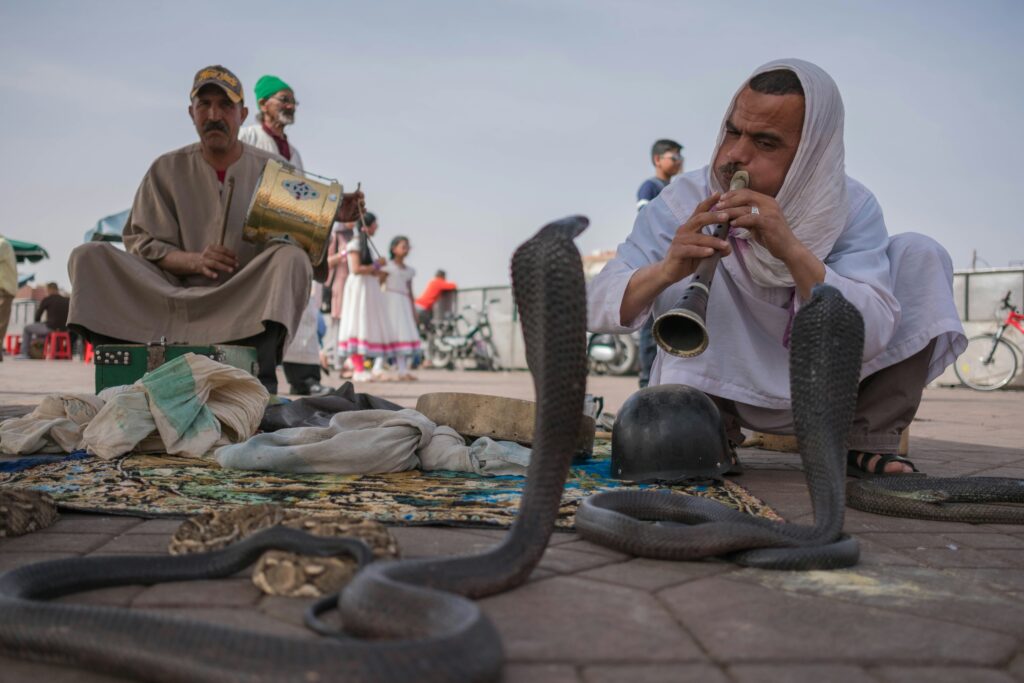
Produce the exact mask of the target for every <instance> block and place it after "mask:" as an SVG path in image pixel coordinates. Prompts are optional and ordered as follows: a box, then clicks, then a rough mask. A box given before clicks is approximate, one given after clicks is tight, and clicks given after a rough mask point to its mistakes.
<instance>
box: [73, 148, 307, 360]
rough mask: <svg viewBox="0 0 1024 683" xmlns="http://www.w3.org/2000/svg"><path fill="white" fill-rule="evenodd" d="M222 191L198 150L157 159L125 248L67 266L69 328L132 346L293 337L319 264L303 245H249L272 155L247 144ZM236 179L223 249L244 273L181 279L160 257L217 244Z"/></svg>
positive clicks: (85, 250) (103, 250)
mask: <svg viewBox="0 0 1024 683" xmlns="http://www.w3.org/2000/svg"><path fill="white" fill-rule="evenodd" d="M242 148H243V152H242V156H241V157H240V158H239V160H238V161H236V162H235V163H234V164H232V165H231V167H230V168H228V170H227V176H226V178H225V182H224V184H223V185H221V183H220V181H219V180H218V179H217V173H216V171H215V170H214V169H213V167H212V166H210V164H208V163H207V162H206V160H204V159H203V157H202V154H201V152H200V147H199V144H198V143H196V144H193V145H189V146H187V147H183V148H181V149H179V150H176V151H174V152H170V153H168V154H164V155H163V156H161V157H159V158H158V159H157V160H156V161H155V162H153V165H152V166H151V167H150V169H149V171H148V172H147V173H146V176H145V177H144V178H143V179H142V184H141V185H140V186H139V190H138V192H137V193H136V194H135V202H134V203H133V204H132V210H131V213H130V215H129V216H128V221H127V223H126V224H125V228H124V244H125V247H126V249H127V252H124V251H120V250H119V249H117V248H115V247H113V246H111V245H110V244H107V243H101V242H92V243H88V244H83V245H81V246H79V247H77V248H76V249H75V250H74V251H73V252H72V253H71V258H70V259H69V261H68V272H69V274H70V276H71V285H72V294H71V311H70V315H69V317H68V322H69V324H72V325H80V326H82V327H84V328H86V329H88V330H91V331H93V332H97V333H99V334H103V335H106V336H108V337H114V338H116V339H124V340H127V341H133V342H141V343H146V342H154V341H159V340H160V339H161V338H166V340H167V341H168V342H170V343H189V344H214V343H223V342H227V341H234V340H239V339H244V338H246V337H251V336H253V335H256V334H259V333H261V332H263V330H264V326H263V321H267V320H272V321H275V322H277V323H280V324H282V325H284V326H285V328H287V330H288V339H291V337H292V335H293V334H294V333H295V330H296V328H297V327H298V324H299V318H300V317H301V315H302V310H303V308H304V307H305V305H306V301H307V299H308V297H309V286H310V281H311V278H312V267H311V266H310V263H309V257H308V256H307V255H306V253H305V252H304V251H302V249H300V248H298V247H296V246H293V245H290V244H272V245H270V246H268V247H267V248H266V249H263V250H262V251H258V250H257V247H256V246H254V245H252V244H250V243H248V242H245V241H243V240H242V226H243V224H244V223H245V216H246V213H247V211H248V208H249V203H250V200H251V199H252V196H253V193H254V191H255V189H256V185H257V182H258V180H259V175H260V172H261V171H262V170H263V166H264V164H265V163H266V161H267V159H269V158H272V157H271V155H270V154H267V153H266V152H263V151H260V150H258V149H255V148H253V147H250V146H248V145H243V146H242ZM230 178H234V179H235V189H234V193H233V195H232V197H231V206H230V208H229V211H228V223H227V232H226V236H225V240H224V244H225V246H227V247H228V248H229V249H232V250H233V251H234V252H235V253H236V254H237V255H238V259H239V262H240V264H241V267H240V268H239V270H237V271H236V272H235V273H234V274H233V275H230V276H229V275H227V274H225V273H221V274H220V275H221V277H220V278H219V279H218V280H210V279H208V278H206V277H203V276H201V275H189V276H185V277H178V276H175V275H172V274H171V273H168V272H166V271H164V270H162V269H160V268H159V267H158V266H157V265H156V264H155V261H158V260H159V259H161V258H163V257H164V256H166V255H167V254H169V253H171V252H173V251H182V250H183V251H195V252H198V251H202V250H203V249H204V248H205V247H206V246H208V245H210V244H215V243H216V242H217V241H218V239H219V238H220V230H221V222H222V220H223V216H224V202H225V201H226V195H227V181H228V179H230Z"/></svg>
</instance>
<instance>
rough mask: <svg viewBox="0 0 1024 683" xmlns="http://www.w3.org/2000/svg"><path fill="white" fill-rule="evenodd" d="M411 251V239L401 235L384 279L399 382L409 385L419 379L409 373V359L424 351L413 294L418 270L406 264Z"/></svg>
mask: <svg viewBox="0 0 1024 683" xmlns="http://www.w3.org/2000/svg"><path fill="white" fill-rule="evenodd" d="M409 250H410V246H409V238H408V237H405V236H402V235H399V236H398V237H396V238H395V239H393V240H391V248H390V255H391V262H390V263H388V264H387V265H386V266H385V267H384V271H385V272H386V273H387V274H388V276H387V279H386V280H384V302H385V306H386V308H387V319H388V328H389V329H390V331H391V350H392V353H393V354H394V356H395V362H396V364H397V365H398V379H399V380H400V381H405V382H408V381H412V380H415V379H416V376H415V375H413V374H412V373H411V372H409V359H410V358H411V357H412V356H413V355H415V354H416V352H417V351H419V350H420V332H419V328H418V327H417V325H416V307H415V297H414V296H413V293H412V279H413V277H415V275H416V271H415V270H414V269H413V268H412V267H410V266H407V265H405V259H406V257H407V256H408V255H409Z"/></svg>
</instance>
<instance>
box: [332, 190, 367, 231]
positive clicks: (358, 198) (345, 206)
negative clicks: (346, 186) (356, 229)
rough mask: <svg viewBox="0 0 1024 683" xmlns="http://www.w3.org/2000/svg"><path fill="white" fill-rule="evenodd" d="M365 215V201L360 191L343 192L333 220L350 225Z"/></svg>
mask: <svg viewBox="0 0 1024 683" xmlns="http://www.w3.org/2000/svg"><path fill="white" fill-rule="evenodd" d="M364 213H366V200H365V198H364V196H363V193H362V192H361V191H358V190H357V191H356V192H344V193H342V195H341V206H339V207H338V212H337V214H336V215H335V219H336V220H338V221H339V222H341V223H351V222H353V221H356V220H359V216H360V215H361V214H364Z"/></svg>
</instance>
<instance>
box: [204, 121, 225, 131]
mask: <svg viewBox="0 0 1024 683" xmlns="http://www.w3.org/2000/svg"><path fill="white" fill-rule="evenodd" d="M215 130H219V131H220V132H222V133H227V132H228V127H227V125H226V124H225V123H223V122H221V121H207V122H206V125H204V126H203V132H204V133H210V132H213V131H215Z"/></svg>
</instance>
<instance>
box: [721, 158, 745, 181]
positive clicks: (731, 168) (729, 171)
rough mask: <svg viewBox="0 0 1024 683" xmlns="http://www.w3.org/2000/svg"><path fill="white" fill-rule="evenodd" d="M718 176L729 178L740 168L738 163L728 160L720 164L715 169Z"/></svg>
mask: <svg viewBox="0 0 1024 683" xmlns="http://www.w3.org/2000/svg"><path fill="white" fill-rule="evenodd" d="M716 170H717V171H718V174H719V176H721V177H724V178H730V177H732V175H733V174H734V173H736V171H738V170H740V165H739V164H737V163H736V162H735V161H730V162H729V163H727V164H722V165H721V166H719V167H718V168H717V169H716Z"/></svg>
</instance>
